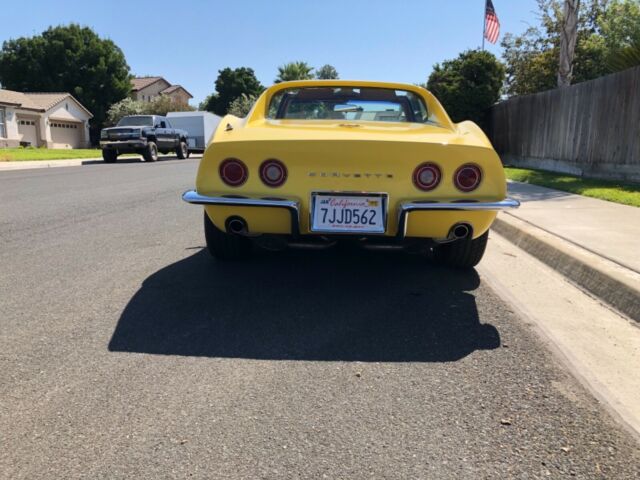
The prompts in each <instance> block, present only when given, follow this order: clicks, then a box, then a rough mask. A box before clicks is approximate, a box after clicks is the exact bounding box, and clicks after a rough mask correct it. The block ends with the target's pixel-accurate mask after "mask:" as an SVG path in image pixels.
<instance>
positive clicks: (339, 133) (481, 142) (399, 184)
mask: <svg viewBox="0 0 640 480" xmlns="http://www.w3.org/2000/svg"><path fill="white" fill-rule="evenodd" d="M303 86H352V87H378V88H393V89H398V90H408V91H412V92H414V93H416V94H418V95H420V96H421V97H422V98H424V100H425V103H426V104H427V107H428V109H429V112H430V115H431V118H432V119H433V120H434V121H435V122H436V123H437V125H435V124H418V123H394V122H366V121H355V122H354V121H349V128H347V127H345V126H341V124H342V125H344V123H345V122H344V120H271V119H267V118H265V114H266V109H267V106H268V105H269V101H270V99H271V97H272V96H273V95H274V94H276V93H277V92H278V91H280V90H282V89H286V88H297V87H303ZM352 124H357V125H358V127H355V128H354V127H353V126H352ZM227 125H229V126H231V127H232V128H231V129H228V128H227ZM230 157H233V158H238V159H240V160H242V161H243V162H244V163H245V164H246V165H247V167H248V168H249V178H248V180H247V182H246V183H245V184H244V185H241V186H240V187H235V188H234V187H229V186H227V185H225V184H224V183H223V182H222V181H221V179H220V176H219V174H218V166H219V164H220V162H221V161H222V160H224V159H226V158H230ZM270 158H277V159H279V160H281V161H282V162H284V164H285V165H286V167H287V169H288V178H287V181H286V182H285V184H284V185H282V186H281V187H279V188H271V187H267V186H265V185H264V184H263V183H262V181H261V180H260V178H259V173H258V169H259V166H260V164H261V163H262V162H263V161H265V160H267V159H270ZM423 162H434V163H436V164H438V166H439V167H440V169H441V170H442V174H443V178H442V181H441V182H440V184H439V185H438V186H437V187H436V188H435V189H434V190H432V191H429V192H423V191H421V190H419V189H418V188H416V187H415V186H414V185H413V182H412V174H413V171H414V169H415V168H416V166H418V165H419V164H421V163H423ZM470 162H471V163H476V164H478V165H479V166H480V167H481V169H482V173H483V180H482V183H481V184H480V186H479V187H478V188H477V189H476V190H474V191H473V192H471V193H463V192H461V191H459V190H457V189H456V188H455V186H454V184H453V173H454V172H455V170H456V169H457V168H458V167H459V166H461V165H463V164H465V163H470ZM357 175H359V176H357ZM196 189H197V191H198V192H199V193H201V194H203V195H243V196H247V197H279V198H287V199H294V200H297V201H299V202H300V208H301V211H300V229H301V233H302V234H303V235H310V234H311V232H310V231H309V204H310V197H311V192H313V191H339V192H350V191H351V192H384V193H387V194H388V196H389V204H388V209H389V213H388V220H387V232H386V235H388V236H393V235H396V233H397V226H398V209H399V203H400V202H403V201H420V200H435V201H456V200H470V199H472V200H478V201H498V200H502V199H504V198H505V196H506V180H505V176H504V172H503V169H502V164H501V162H500V159H499V158H498V155H497V154H496V152H495V151H494V150H493V147H492V146H491V143H490V142H489V140H488V139H487V137H486V136H485V135H484V133H483V132H482V130H480V128H478V127H477V126H476V125H475V124H474V123H472V122H468V121H466V122H461V123H458V124H454V123H452V122H451V120H450V119H449V116H448V115H447V114H446V112H445V111H444V109H443V108H442V106H441V105H440V103H439V102H438V101H437V100H436V99H435V97H434V96H433V95H431V94H430V93H429V92H428V91H426V90H424V89H423V88H420V87H417V86H414V85H405V84H396V83H382V82H354V81H343V80H322V81H315V80H314V81H297V82H284V83H280V84H277V85H274V86H273V87H271V88H269V89H267V90H266V91H265V92H264V93H263V94H262V95H261V96H260V98H259V99H258V100H257V102H256V104H255V105H254V107H253V109H252V110H251V112H249V115H248V116H247V117H246V118H244V119H240V118H237V117H234V116H231V115H227V116H226V117H224V118H223V119H222V121H221V122H220V126H219V127H218V129H217V131H216V132H215V134H214V138H213V141H212V143H211V145H210V146H209V147H208V148H207V150H206V152H205V154H204V156H203V158H202V161H201V162H200V168H199V170H198V176H197V179H196ZM206 211H207V213H208V215H209V217H210V218H211V219H212V221H213V222H214V223H215V224H216V226H217V227H218V228H221V229H224V223H225V221H226V219H227V218H228V217H229V216H231V215H240V216H242V217H243V218H245V220H246V221H247V222H248V225H249V231H250V232H251V233H282V234H288V233H290V217H289V214H288V212H287V211H286V210H284V209H276V208H259V207H228V206H207V207H206ZM495 216H496V213H495V212H464V211H447V212H412V213H411V214H410V216H409V218H408V222H407V227H406V228H407V235H409V236H418V237H445V236H446V235H447V233H448V231H449V229H450V228H451V227H452V226H453V225H454V224H456V223H459V222H463V221H468V222H470V223H471V224H472V225H473V227H474V237H477V236H479V235H482V234H483V233H484V232H485V231H486V230H487V229H488V228H489V227H490V226H491V223H492V222H493V220H494V218H495Z"/></svg>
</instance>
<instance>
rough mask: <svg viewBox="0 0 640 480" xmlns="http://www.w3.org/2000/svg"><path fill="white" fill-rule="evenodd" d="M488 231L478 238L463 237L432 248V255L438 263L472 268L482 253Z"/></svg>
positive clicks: (478, 261) (487, 237) (485, 246)
mask: <svg viewBox="0 0 640 480" xmlns="http://www.w3.org/2000/svg"><path fill="white" fill-rule="evenodd" d="M488 239H489V232H488V231H486V232H485V233H484V234H482V235H481V236H479V237H478V238H476V239H474V240H472V239H471V238H463V239H461V240H456V241H455V242H451V243H445V244H444V245H440V246H438V247H435V248H434V251H433V253H434V257H435V259H436V261H437V262H438V263H441V264H443V265H447V266H449V267H455V268H473V267H475V266H476V265H477V264H478V263H480V260H482V257H483V255H484V251H485V249H486V248H487V241H488Z"/></svg>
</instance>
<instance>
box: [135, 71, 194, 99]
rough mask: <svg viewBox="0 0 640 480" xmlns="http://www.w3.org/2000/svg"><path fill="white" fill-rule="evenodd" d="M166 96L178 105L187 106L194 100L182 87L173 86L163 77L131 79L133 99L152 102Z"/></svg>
mask: <svg viewBox="0 0 640 480" xmlns="http://www.w3.org/2000/svg"><path fill="white" fill-rule="evenodd" d="M160 95H166V96H167V97H171V99H173V101H175V102H176V103H180V104H182V105H186V104H188V103H189V100H190V99H192V98H193V95H191V94H190V93H189V92H187V90H186V89H185V88H184V87H183V86H181V85H171V84H170V83H169V82H167V81H166V80H165V79H164V78H162V77H135V78H133V79H131V98H133V99H134V100H140V101H143V102H150V101H151V100H153V99H154V98H156V97H158V96H160Z"/></svg>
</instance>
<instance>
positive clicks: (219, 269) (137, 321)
mask: <svg viewBox="0 0 640 480" xmlns="http://www.w3.org/2000/svg"><path fill="white" fill-rule="evenodd" d="M479 282H480V280H479V277H478V274H477V273H476V272H475V270H471V271H467V272H464V271H455V270H449V269H446V268H440V267H436V266H432V265H430V264H429V263H427V262H426V260H424V259H422V258H421V257H418V256H410V255H406V254H399V253H384V254H382V253H373V252H366V251H347V252H345V251H339V250H338V251H336V250H332V251H326V252H285V253H265V254H260V255H257V256H255V257H253V258H251V259H250V260H247V261H243V262H237V263H222V262H216V261H214V260H212V259H211V258H210V257H209V255H208V253H207V252H206V251H205V250H201V251H199V252H197V253H195V254H193V255H192V256H190V257H187V258H185V259H184V260H181V261H179V262H176V263H174V264H172V265H169V266H167V267H165V268H163V269H162V270H159V271H157V272H156V273H154V274H153V275H151V276H150V277H148V278H147V279H146V280H145V281H144V283H143V284H142V286H141V288H140V289H139V290H138V292H137V293H136V294H135V295H134V296H133V298H131V300H130V301H129V303H128V304H127V306H126V307H125V309H124V311H123V313H122V315H121V317H120V319H119V321H118V325H117V327H116V329H115V331H114V333H113V337H112V338H111V341H110V343H109V350H110V351H114V352H138V353H152V354H164V355H188V356H206V357H225V358H249V359H272V360H316V361H363V362H446V361H455V360H458V359H460V358H463V357H465V356H466V355H468V354H470V353H472V352H473V351H475V350H477V349H494V348H497V347H498V346H499V345H500V336H499V334H498V331H497V330H496V328H495V327H494V326H493V325H490V324H481V323H480V322H479V318H478V310H477V307H476V302H475V296H474V295H473V294H472V293H469V292H470V291H472V290H475V289H476V288H477V287H478V285H479Z"/></svg>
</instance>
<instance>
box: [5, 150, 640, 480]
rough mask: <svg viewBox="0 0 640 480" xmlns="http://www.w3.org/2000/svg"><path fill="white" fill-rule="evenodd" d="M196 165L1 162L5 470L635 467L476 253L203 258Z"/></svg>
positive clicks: (628, 441) (212, 474)
mask: <svg viewBox="0 0 640 480" xmlns="http://www.w3.org/2000/svg"><path fill="white" fill-rule="evenodd" d="M197 165H198V160H197V159H190V160H183V161H180V160H161V161H159V162H157V163H150V164H147V163H138V162H137V161H126V160H125V161H123V162H119V163H117V164H113V165H106V164H95V165H88V166H83V167H64V168H51V169H39V170H25V171H11V172H1V174H0V327H1V328H0V477H2V478H7V479H8V478H11V479H16V478H28V479H34V478H91V479H97V478H108V479H116V478H234V479H235V478H268V479H272V478H329V479H338V478H345V479H356V478H399V479H410V478H564V477H565V476H566V477H575V478H623V479H626V478H629V479H631V478H639V476H640V450H639V449H638V444H637V442H636V441H635V440H634V439H633V438H632V437H631V436H630V435H629V434H628V433H627V432H626V431H625V430H624V429H623V428H621V426H620V425H619V424H618V423H616V422H615V421H614V420H613V419H612V418H611V416H610V415H609V413H608V412H606V411H605V410H604V409H603V407H602V406H601V405H600V404H599V403H598V401H597V400H596V399H595V398H594V397H593V396H592V395H591V394H590V393H589V392H588V391H587V390H585V389H584V388H583V387H582V385H580V384H579V383H578V382H577V380H575V379H574V377H573V376H572V375H571V374H570V373H569V372H568V371H566V369H564V368H563V367H562V366H561V365H560V364H559V363H558V361H557V360H556V359H555V357H554V356H553V355H552V353H551V352H549V351H548V349H547V348H546V347H545V346H543V344H542V343H541V341H540V340H539V338H538V337H537V336H536V335H535V334H534V332H533V331H532V330H531V328H530V327H529V325H527V323H526V322H525V320H524V319H522V318H520V317H519V316H518V314H517V313H516V312H515V311H514V309H513V308H512V307H511V306H510V305H509V304H508V303H506V302H505V301H504V300H502V299H501V298H499V297H498V295H497V294H496V293H495V292H494V291H493V290H492V289H491V288H490V287H489V286H488V285H487V284H486V282H485V281H484V280H483V278H482V276H480V275H479V274H478V273H476V271H471V272H461V271H455V270H450V269H446V268H442V267H436V266H433V265H431V264H429V263H428V262H427V261H426V260H424V259H423V258H421V257H419V256H415V255H408V254H400V253H380V252H366V251H359V250H356V251H351V250H348V249H337V250H328V251H291V252H285V253H267V252H265V253H259V254H257V255H256V256H254V257H253V258H251V259H250V260H248V261H243V262H239V263H216V262H215V261H214V260H212V259H211V258H210V257H209V255H208V253H207V252H206V251H204V250H203V246H204V238H203V232H202V215H203V214H202V209H201V208H199V207H194V206H191V205H187V204H185V203H184V202H182V201H181V200H180V194H181V193H182V192H183V191H184V190H187V189H188V188H192V187H193V183H194V179H195V174H196V169H197ZM489 248H491V241H490V242H489Z"/></svg>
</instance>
